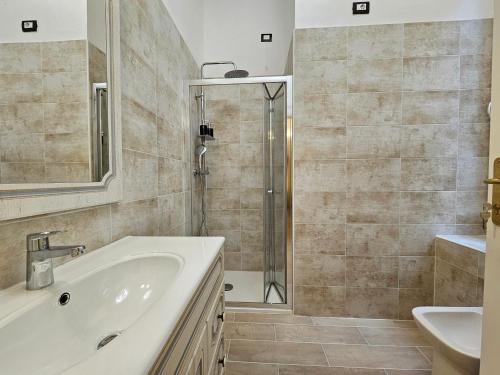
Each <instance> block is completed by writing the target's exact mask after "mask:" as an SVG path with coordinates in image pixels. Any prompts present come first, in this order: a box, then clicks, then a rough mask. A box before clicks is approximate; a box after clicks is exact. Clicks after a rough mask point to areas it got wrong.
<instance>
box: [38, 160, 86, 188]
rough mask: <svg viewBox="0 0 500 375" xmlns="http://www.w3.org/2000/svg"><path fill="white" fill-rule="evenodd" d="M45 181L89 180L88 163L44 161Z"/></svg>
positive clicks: (69, 181)
mask: <svg viewBox="0 0 500 375" xmlns="http://www.w3.org/2000/svg"><path fill="white" fill-rule="evenodd" d="M45 181H47V182H68V183H71V182H75V181H78V182H89V181H91V175H90V166H89V163H87V162H84V163H45ZM37 182H40V180H39V181H37Z"/></svg>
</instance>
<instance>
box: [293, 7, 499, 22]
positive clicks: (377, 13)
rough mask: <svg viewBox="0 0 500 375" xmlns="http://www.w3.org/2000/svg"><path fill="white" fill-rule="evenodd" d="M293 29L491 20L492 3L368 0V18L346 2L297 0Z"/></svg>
mask: <svg viewBox="0 0 500 375" xmlns="http://www.w3.org/2000/svg"><path fill="white" fill-rule="evenodd" d="M295 3H296V7H295V27H296V28H297V29H301V28H312V27H331V26H355V25H371V24H386V23H404V22H424V21H453V20H465V19H478V18H491V17H493V0H371V2H370V6H371V8H372V9H371V12H370V14H369V15H357V16H353V15H352V3H353V1H349V0H296V1H295Z"/></svg>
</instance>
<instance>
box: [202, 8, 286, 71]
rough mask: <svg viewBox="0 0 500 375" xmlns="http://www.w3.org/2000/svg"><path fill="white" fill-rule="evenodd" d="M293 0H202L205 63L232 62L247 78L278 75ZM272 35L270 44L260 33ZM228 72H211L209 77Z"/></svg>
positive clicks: (281, 66) (283, 56)
mask: <svg viewBox="0 0 500 375" xmlns="http://www.w3.org/2000/svg"><path fill="white" fill-rule="evenodd" d="M293 12H294V6H293V0H251V1H249V0H205V28H204V29H205V32H204V35H205V39H204V54H203V59H204V60H205V61H214V60H232V61H234V62H235V63H236V64H237V65H238V68H241V69H245V70H248V71H249V72H250V75H252V76H258V75H281V74H283V72H284V69H285V65H286V58H287V55H288V49H289V46H290V40H291V37H292V32H293ZM262 33H272V34H273V42H272V43H261V42H260V34H262ZM225 70H228V68H227V67H226V68H224V69H211V70H208V69H207V72H208V73H209V75H219V76H220V74H221V73H222V72H224V71H225Z"/></svg>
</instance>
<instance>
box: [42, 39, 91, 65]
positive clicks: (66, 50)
mask: <svg viewBox="0 0 500 375" xmlns="http://www.w3.org/2000/svg"><path fill="white" fill-rule="evenodd" d="M40 48H41V57H42V71H43V72H44V73H49V72H51V73H55V72H86V71H87V69H88V67H87V64H88V58H87V41H86V40H68V41H62V42H47V43H40Z"/></svg>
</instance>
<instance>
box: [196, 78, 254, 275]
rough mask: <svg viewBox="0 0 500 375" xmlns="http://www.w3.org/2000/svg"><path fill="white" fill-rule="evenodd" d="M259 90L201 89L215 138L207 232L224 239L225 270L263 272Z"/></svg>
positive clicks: (211, 153)
mask: <svg viewBox="0 0 500 375" xmlns="http://www.w3.org/2000/svg"><path fill="white" fill-rule="evenodd" d="M263 90H264V89H263V86H262V85H261V84H258V85H238V86H237V85H234V86H232V85H231V86H228V85H220V86H209V87H207V88H206V89H205V95H206V100H207V101H206V108H207V110H206V113H207V115H206V118H207V120H209V121H211V122H212V126H213V128H214V134H215V138H216V141H214V142H207V147H208V152H207V156H206V158H207V165H208V168H209V170H210V174H209V176H208V179H207V186H208V195H207V208H208V210H207V217H208V228H209V231H210V235H217V236H224V237H226V244H225V246H224V248H225V262H226V269H227V270H243V271H261V270H263V262H264V259H263V255H264V249H263V245H264V239H263V200H264V197H263V186H264V183H263V176H264V170H263V160H264V154H263V152H264V150H263V127H264V110H263V104H264V91H263ZM195 209H196V208H195Z"/></svg>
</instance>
